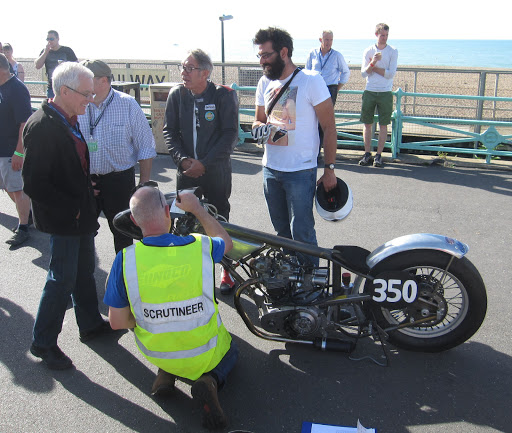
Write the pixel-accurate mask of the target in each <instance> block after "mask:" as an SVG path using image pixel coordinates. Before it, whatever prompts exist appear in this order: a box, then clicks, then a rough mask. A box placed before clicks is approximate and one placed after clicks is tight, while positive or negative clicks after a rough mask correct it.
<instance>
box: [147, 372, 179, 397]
mask: <svg viewBox="0 0 512 433" xmlns="http://www.w3.org/2000/svg"><path fill="white" fill-rule="evenodd" d="M175 381H176V376H174V374H171V373H168V372H167V371H165V370H162V369H161V368H159V369H158V373H157V375H156V378H155V381H154V382H153V386H152V387H151V395H155V396H159V397H164V396H167V395H169V394H171V393H172V392H173V391H174V382H175Z"/></svg>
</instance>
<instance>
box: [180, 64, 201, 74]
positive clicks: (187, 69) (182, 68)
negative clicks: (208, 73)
mask: <svg viewBox="0 0 512 433" xmlns="http://www.w3.org/2000/svg"><path fill="white" fill-rule="evenodd" d="M178 69H179V70H180V71H185V72H186V73H187V74H190V73H191V72H192V71H195V70H198V71H201V70H203V68H196V67H194V66H184V65H178Z"/></svg>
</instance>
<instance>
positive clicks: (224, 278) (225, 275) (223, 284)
mask: <svg viewBox="0 0 512 433" xmlns="http://www.w3.org/2000/svg"><path fill="white" fill-rule="evenodd" d="M235 286H236V283H235V280H233V278H232V277H231V274H230V273H229V272H228V271H226V269H224V268H222V274H221V279H220V287H219V289H220V293H221V294H222V295H229V294H231V292H233V290H234V289H235Z"/></svg>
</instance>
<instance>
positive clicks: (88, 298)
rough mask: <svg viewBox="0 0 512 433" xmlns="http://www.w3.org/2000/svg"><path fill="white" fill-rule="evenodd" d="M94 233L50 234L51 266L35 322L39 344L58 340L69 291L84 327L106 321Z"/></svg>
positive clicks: (82, 329) (81, 327) (79, 320)
mask: <svg viewBox="0 0 512 433" xmlns="http://www.w3.org/2000/svg"><path fill="white" fill-rule="evenodd" d="M94 236H95V235H94V234H84V235H77V236H62V235H51V236H50V269H49V270H48V275H47V277H46V284H45V286H44V289H43V294H42V296H41V301H40V302H39V310H38V311H37V316H36V321H35V323H34V331H33V343H34V344H35V345H36V346H38V347H44V348H48V347H52V346H55V345H56V344H57V337H58V336H59V334H60V331H61V330H62V322H63V321H64V316H65V314H66V308H67V305H68V301H69V295H71V298H72V299H73V306H74V308H75V316H76V322H77V324H78V329H79V330H80V331H82V332H87V331H90V330H91V329H94V328H96V327H97V326H98V325H100V324H101V323H102V322H103V319H102V318H101V316H100V312H99V311H98V298H97V296H98V295H97V294H96V282H95V280H94V267H95V255H94Z"/></svg>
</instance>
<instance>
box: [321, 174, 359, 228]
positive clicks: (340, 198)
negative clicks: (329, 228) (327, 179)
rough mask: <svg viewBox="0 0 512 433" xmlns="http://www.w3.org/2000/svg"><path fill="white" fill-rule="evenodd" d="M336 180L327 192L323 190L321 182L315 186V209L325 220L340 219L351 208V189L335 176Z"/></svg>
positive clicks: (346, 214) (345, 215) (344, 216)
mask: <svg viewBox="0 0 512 433" xmlns="http://www.w3.org/2000/svg"><path fill="white" fill-rule="evenodd" d="M336 180H337V185H336V187H335V188H334V189H332V190H331V191H329V192H325V189H324V185H323V184H321V183H320V184H319V185H318V186H317V188H316V194H315V205H316V211H317V212H318V214H319V215H320V216H321V217H322V218H323V219H324V220H327V221H339V220H342V219H343V218H346V217H347V216H348V214H349V213H350V211H351V210H352V203H353V198H352V191H351V190H350V188H349V186H348V185H347V184H346V183H345V182H343V181H342V180H341V179H339V178H336Z"/></svg>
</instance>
